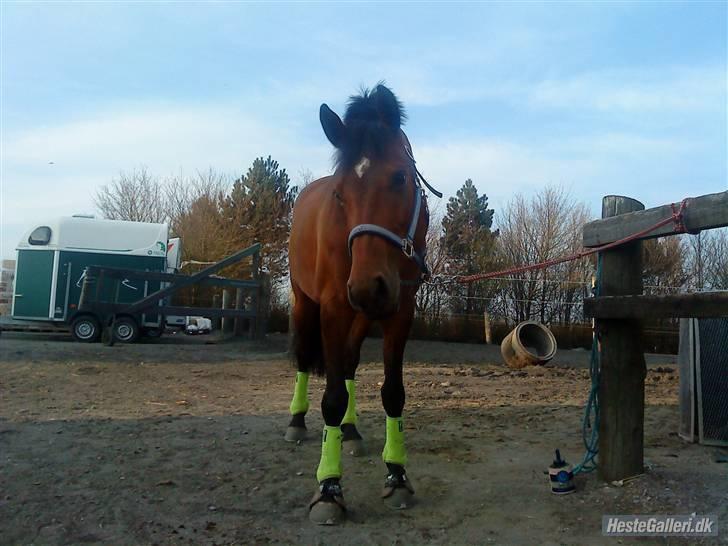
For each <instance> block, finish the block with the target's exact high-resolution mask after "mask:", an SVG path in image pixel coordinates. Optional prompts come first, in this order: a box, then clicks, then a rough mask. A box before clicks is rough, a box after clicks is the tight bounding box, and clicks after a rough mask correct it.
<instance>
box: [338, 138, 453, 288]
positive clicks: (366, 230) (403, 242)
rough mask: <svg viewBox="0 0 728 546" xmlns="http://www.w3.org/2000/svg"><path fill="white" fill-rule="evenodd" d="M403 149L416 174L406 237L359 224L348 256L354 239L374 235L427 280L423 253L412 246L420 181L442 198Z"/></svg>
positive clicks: (421, 194) (421, 191)
mask: <svg viewBox="0 0 728 546" xmlns="http://www.w3.org/2000/svg"><path fill="white" fill-rule="evenodd" d="M404 149H405V152H407V156H408V157H409V158H410V159H411V160H412V166H413V167H414V169H415V173H416V174H415V203H414V207H413V210H412V220H410V225H409V229H408V230H407V235H405V236H404V237H401V236H399V235H397V234H396V233H394V232H393V231H390V230H388V229H387V228H384V227H382V226H378V225H376V224H359V225H358V226H355V227H354V228H353V229H352V230H351V232H350V233H349V241H348V246H349V255H351V246H352V245H353V244H354V239H356V238H357V237H359V236H360V235H376V236H378V237H381V238H382V239H384V240H385V241H387V242H389V243H391V244H393V245H394V246H396V247H398V248H400V249H401V250H402V252H403V253H404V255H405V256H407V257H408V258H409V259H410V260H412V261H414V262H415V263H416V264H417V266H418V267H419V268H420V271H421V272H422V274H421V277H420V278H423V277H424V278H427V277H428V276H429V275H430V270H429V269H428V268H427V263H425V253H424V252H422V253H420V252H418V251H417V250H415V246H414V239H415V232H416V231H417V223H418V222H419V219H420V209H421V208H422V199H423V197H424V193H425V190H424V189H423V188H422V186H421V185H420V181H422V182H423V183H424V184H425V186H426V187H427V188H428V189H429V190H430V191H431V192H432V193H433V194H435V195H436V196H437V197H442V193H440V192H439V191H437V190H436V189H434V188H433V187H432V186H430V184H428V183H427V180H425V177H424V176H422V174H420V171H418V170H417V167H416V165H415V158H414V156H413V155H412V152H411V151H410V149H409V148H408V147H407V146H405V147H404ZM406 282H407V281H402V283H403V284H405V283H406ZM415 283H419V281H415Z"/></svg>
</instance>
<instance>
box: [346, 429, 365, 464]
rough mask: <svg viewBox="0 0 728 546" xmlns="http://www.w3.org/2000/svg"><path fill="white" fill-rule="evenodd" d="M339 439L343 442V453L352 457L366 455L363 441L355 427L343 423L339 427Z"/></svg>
mask: <svg viewBox="0 0 728 546" xmlns="http://www.w3.org/2000/svg"><path fill="white" fill-rule="evenodd" d="M341 439H342V441H343V447H342V449H343V451H344V453H348V454H349V455H352V456H354V457H362V456H364V455H366V453H367V452H366V448H365V447H364V440H363V439H362V437H361V434H359V431H358V430H356V425H354V424H351V423H345V424H343V425H341Z"/></svg>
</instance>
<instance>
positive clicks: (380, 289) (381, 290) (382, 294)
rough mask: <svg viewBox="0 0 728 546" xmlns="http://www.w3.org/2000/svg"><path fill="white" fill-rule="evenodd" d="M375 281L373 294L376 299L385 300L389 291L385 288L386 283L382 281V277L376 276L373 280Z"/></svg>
mask: <svg viewBox="0 0 728 546" xmlns="http://www.w3.org/2000/svg"><path fill="white" fill-rule="evenodd" d="M374 281H375V294H376V296H377V298H379V299H386V297H387V295H388V294H389V289H388V288H387V282H386V281H385V280H384V277H383V276H382V275H377V276H376V277H375V278H374Z"/></svg>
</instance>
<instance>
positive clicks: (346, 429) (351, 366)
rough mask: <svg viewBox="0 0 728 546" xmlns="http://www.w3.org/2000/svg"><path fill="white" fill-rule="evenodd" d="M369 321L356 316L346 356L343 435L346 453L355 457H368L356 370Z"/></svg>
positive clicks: (350, 332) (362, 316) (361, 316)
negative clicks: (360, 426)
mask: <svg viewBox="0 0 728 546" xmlns="http://www.w3.org/2000/svg"><path fill="white" fill-rule="evenodd" d="M369 325H370V322H369V320H367V319H366V317H364V315H361V314H359V315H356V317H355V319H354V322H353V323H352V325H351V328H350V330H349V340H348V347H347V351H346V352H347V355H346V358H347V360H346V391H347V393H348V394H349V401H348V404H347V406H346V413H345V414H344V419H343V420H342V421H341V433H342V434H343V438H344V451H345V452H346V453H349V454H350V455H353V456H354V457H361V456H363V455H366V448H365V446H364V440H363V439H362V437H361V434H359V430H358V429H357V421H358V415H357V412H356V379H355V377H354V376H355V374H356V369H357V367H358V366H359V353H360V351H361V344H362V342H363V341H364V338H365V337H366V335H367V332H368V331H369Z"/></svg>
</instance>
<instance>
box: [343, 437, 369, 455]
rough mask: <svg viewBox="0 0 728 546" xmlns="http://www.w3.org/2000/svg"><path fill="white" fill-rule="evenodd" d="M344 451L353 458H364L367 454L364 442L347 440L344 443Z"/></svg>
mask: <svg viewBox="0 0 728 546" xmlns="http://www.w3.org/2000/svg"><path fill="white" fill-rule="evenodd" d="M342 446H343V447H342V449H343V450H344V452H345V453H348V454H349V455H351V456H352V457H363V456H364V455H366V454H367V450H366V447H365V446H364V441H363V440H347V441H345V442H343V443H342Z"/></svg>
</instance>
